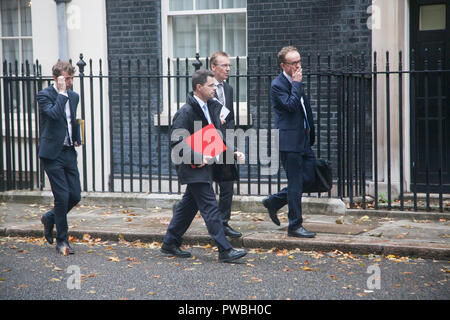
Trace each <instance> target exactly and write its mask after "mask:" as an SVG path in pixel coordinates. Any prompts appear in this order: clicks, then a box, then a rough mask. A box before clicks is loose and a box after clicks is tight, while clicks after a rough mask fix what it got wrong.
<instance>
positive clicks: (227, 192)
mask: <svg viewBox="0 0 450 320" xmlns="http://www.w3.org/2000/svg"><path fill="white" fill-rule="evenodd" d="M210 66H211V70H212V71H213V72H214V83H215V85H216V88H217V89H216V94H215V98H216V100H218V101H219V102H220V103H221V105H222V109H221V112H220V120H221V123H222V127H221V131H222V134H223V136H224V139H225V138H226V130H227V129H232V130H234V126H235V122H234V110H233V87H231V86H230V84H229V83H228V82H227V81H225V80H228V77H229V76H230V68H231V65H230V57H229V56H228V54H227V53H226V52H222V51H218V52H214V53H213V54H212V55H211V57H210ZM231 151H234V152H235V153H236V154H237V156H238V160H240V161H243V159H244V158H245V156H244V154H242V153H241V152H239V151H237V150H231ZM224 158H226V157H224ZM214 178H215V181H217V182H218V183H219V188H220V195H219V210H220V213H221V215H222V222H223V228H224V231H225V234H226V235H227V236H229V237H231V238H239V237H241V236H242V233H240V232H239V231H237V230H234V229H233V228H231V227H230V225H229V221H230V217H231V202H232V200H233V184H234V183H233V182H234V180H238V175H237V170H236V169H235V166H234V163H232V164H229V163H228V164H227V163H225V164H223V165H218V166H216V167H215V174H214Z"/></svg>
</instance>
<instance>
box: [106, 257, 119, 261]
mask: <svg viewBox="0 0 450 320" xmlns="http://www.w3.org/2000/svg"><path fill="white" fill-rule="evenodd" d="M108 261H112V262H120V259H119V258H117V257H108Z"/></svg>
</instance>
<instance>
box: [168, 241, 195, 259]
mask: <svg viewBox="0 0 450 320" xmlns="http://www.w3.org/2000/svg"><path fill="white" fill-rule="evenodd" d="M161 252H162V253H165V254H170V255H172V256H175V257H178V258H190V257H191V256H192V254H191V253H190V252H188V251H183V250H181V249H180V248H179V247H177V246H176V245H174V244H172V245H168V244H165V243H163V244H162V246H161Z"/></svg>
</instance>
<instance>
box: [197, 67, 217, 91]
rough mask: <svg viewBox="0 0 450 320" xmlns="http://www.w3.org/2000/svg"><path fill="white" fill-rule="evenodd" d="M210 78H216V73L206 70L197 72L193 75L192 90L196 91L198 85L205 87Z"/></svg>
mask: <svg viewBox="0 0 450 320" xmlns="http://www.w3.org/2000/svg"><path fill="white" fill-rule="evenodd" d="M208 77H211V78H214V72H212V71H211V70H206V69H202V70H197V71H195V73H194V74H193V75H192V90H193V91H195V89H196V88H197V85H198V84H199V85H202V86H203V85H204V84H205V83H206V81H208Z"/></svg>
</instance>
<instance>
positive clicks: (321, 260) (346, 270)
mask: <svg viewBox="0 0 450 320" xmlns="http://www.w3.org/2000/svg"><path fill="white" fill-rule="evenodd" d="M69 240H70V241H71V242H72V243H76V244H77V245H86V246H89V247H93V246H100V247H103V250H105V253H106V254H105V259H106V260H107V263H119V264H120V267H121V268H125V269H129V268H134V267H136V266H138V265H140V264H141V263H142V261H141V260H140V259H138V258H134V257H130V256H128V257H119V256H118V255H117V254H116V253H115V251H116V248H117V246H119V245H120V246H124V247H130V248H144V249H152V250H155V249H157V250H159V249H160V248H161V243H159V242H151V243H150V242H148V243H147V242H142V241H141V240H135V241H131V242H130V241H126V240H125V236H124V235H120V236H119V238H118V241H103V240H102V239H101V238H95V237H92V236H91V235H90V234H84V235H83V236H82V239H78V238H76V237H74V236H70V239H69ZM11 241H13V242H14V243H15V245H12V244H11ZM22 243H29V244H33V245H39V246H42V245H44V244H46V241H45V239H44V238H43V237H4V238H0V245H7V246H9V247H10V248H11V249H13V250H15V251H16V252H17V253H18V254H27V251H26V250H24V249H22V248H21V246H20V245H21V244H22ZM183 248H184V249H189V248H197V249H202V251H203V252H204V253H205V254H206V255H207V256H211V255H214V256H215V255H216V254H217V251H218V249H217V247H215V246H212V245H211V244H206V245H201V244H197V245H185V246H183ZM247 251H248V253H249V255H248V256H247V257H246V258H244V259H242V260H243V263H242V264H240V265H241V266H242V267H243V268H244V269H242V270H243V272H242V277H243V278H244V283H246V284H257V283H262V282H264V281H265V279H264V278H263V277H261V276H258V275H257V273H255V271H256V272H257V271H258V269H259V265H258V262H260V263H264V260H266V259H267V257H268V256H269V255H274V256H276V257H277V258H278V259H279V261H278V262H279V263H280V266H279V270H280V271H281V272H282V273H285V274H290V275H294V277H295V275H296V274H298V275H299V276H301V275H302V274H303V275H305V276H306V275H307V274H311V275H312V274H317V273H323V272H324V270H325V269H326V268H325V266H324V264H327V263H329V259H333V260H335V261H336V262H337V263H338V267H337V268H335V269H334V270H333V272H332V273H330V274H327V275H326V278H327V279H328V280H329V281H330V283H331V284H334V285H336V286H338V288H339V289H342V290H344V291H343V292H341V294H346V295H347V294H349V293H353V294H355V295H356V296H358V297H364V296H367V295H369V294H372V293H373V292H374V290H367V288H365V287H364V285H360V287H361V288H360V287H358V286H355V285H354V284H349V283H343V280H342V279H344V278H345V277H343V276H342V275H345V274H347V275H355V276H356V275H363V274H364V277H365V278H366V279H367V277H368V275H367V274H366V267H367V266H366V265H365V264H367V262H363V258H366V259H368V260H369V261H370V263H371V264H373V265H379V266H380V265H381V263H382V262H386V261H389V262H390V263H405V264H417V263H418V262H420V261H421V260H423V259H420V258H410V257H401V256H395V255H393V254H387V255H375V254H368V255H354V254H352V253H351V252H342V251H339V250H334V251H329V252H322V251H302V250H300V249H298V248H296V249H280V248H271V249H260V248H252V249H248V250H247ZM88 252H89V251H88ZM305 256H306V259H305ZM165 258H166V259H167V260H166V261H169V263H170V264H172V265H173V266H175V267H181V268H182V270H184V271H186V272H190V271H195V270H197V267H201V265H202V264H204V263H205V261H204V260H202V259H201V258H199V257H197V256H192V257H191V258H189V259H186V262H187V263H185V262H184V261H180V259H176V258H174V257H165ZM214 260H215V259H214ZM366 261H367V260H366ZM157 263H158V264H161V263H162V262H161V261H159V262H157ZM44 264H45V265H46V266H47V267H49V268H51V270H52V271H53V272H55V277H51V278H50V280H49V281H50V282H55V283H58V282H60V281H61V279H62V278H61V276H59V275H60V274H62V272H61V271H63V269H62V268H60V267H58V266H56V265H55V264H54V263H53V262H51V261H49V260H48V259H47V258H44ZM354 266H356V267H364V268H362V269H355V268H352V267H354ZM242 267H241V268H242ZM440 270H441V272H442V275H443V276H444V277H445V278H444V279H440V280H439V281H438V284H439V285H441V286H444V285H447V277H448V274H449V273H450V268H442V269H440ZM9 271H11V269H6V270H0V279H1V281H0V284H1V283H5V282H6V281H7V278H6V276H4V274H7V272H9ZM98 275H99V274H98V273H95V272H94V273H89V272H87V274H83V275H82V277H81V279H82V281H86V280H88V279H90V278H95V277H97V276H98ZM401 275H402V276H403V277H414V274H413V273H412V272H411V271H404V272H402V273H401ZM149 276H150V278H152V279H154V280H156V281H158V280H160V277H161V276H162V275H159V274H150V275H149ZM407 279H408V278H405V281H407ZM159 283H162V282H159ZM208 285H210V286H212V287H214V282H210V283H209V284H208ZM401 286H402V284H401V283H392V284H391V287H392V288H393V289H395V288H400V287H401ZM425 286H426V287H428V286H430V287H431V286H432V284H429V283H427V284H425ZM19 287H20V286H19ZM135 290H136V288H134V287H132V288H127V292H134V291H135ZM375 291H376V290H375ZM147 292H148V293H147V295H148V296H157V290H155V289H152V290H151V291H147ZM92 293H93V292H92ZM410 294H411V295H412V294H415V293H413V292H412V293H410ZM251 297H252V298H253V296H251ZM249 298H250V297H249Z"/></svg>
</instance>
